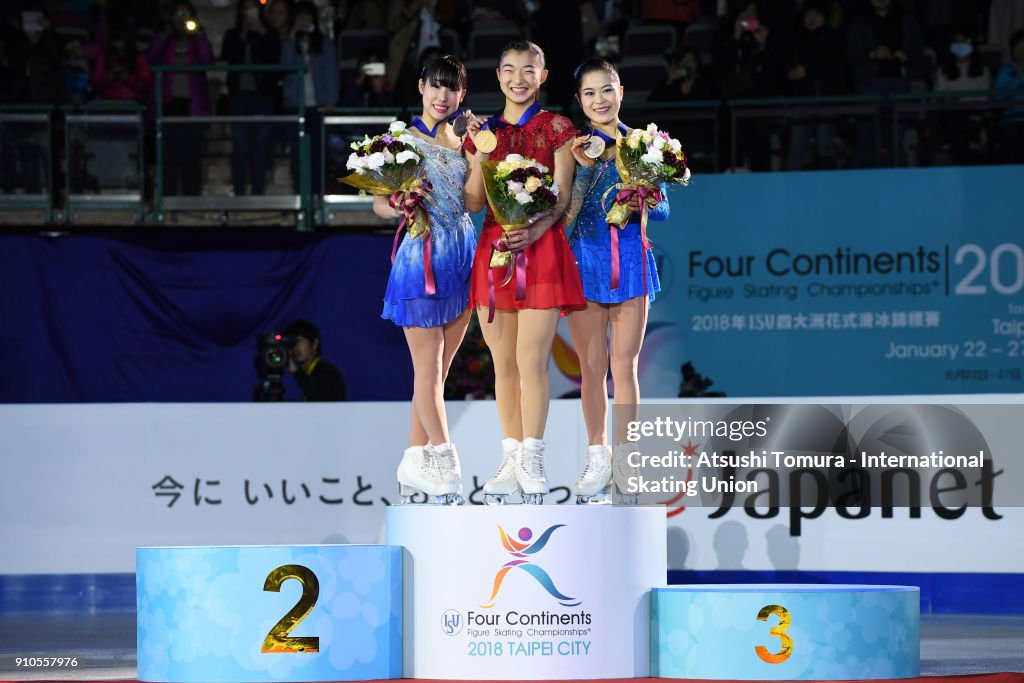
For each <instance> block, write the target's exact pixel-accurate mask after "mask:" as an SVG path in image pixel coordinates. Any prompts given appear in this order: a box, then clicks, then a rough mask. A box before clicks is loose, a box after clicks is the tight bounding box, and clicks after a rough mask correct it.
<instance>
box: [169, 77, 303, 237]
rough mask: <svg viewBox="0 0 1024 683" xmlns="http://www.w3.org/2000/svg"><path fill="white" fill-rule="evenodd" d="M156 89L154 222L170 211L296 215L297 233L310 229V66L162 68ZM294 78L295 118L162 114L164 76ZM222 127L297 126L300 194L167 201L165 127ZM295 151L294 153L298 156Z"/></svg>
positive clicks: (189, 197)
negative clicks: (277, 75)
mask: <svg viewBox="0 0 1024 683" xmlns="http://www.w3.org/2000/svg"><path fill="white" fill-rule="evenodd" d="M153 72H154V79H155V83H156V178H155V181H154V193H153V208H154V219H155V220H156V222H158V223H162V222H163V221H164V220H165V218H166V215H165V212H166V211H210V210H213V211H246V210H279V211H294V212H295V221H296V225H297V227H298V228H299V229H302V230H305V229H309V228H311V227H312V219H311V214H312V207H313V200H312V192H311V190H312V182H311V175H310V173H311V169H310V163H309V156H310V149H309V137H308V136H307V135H306V110H305V105H304V103H305V101H306V79H305V73H306V65H305V64H287V65H285V64H244V65H236V64H215V65H203V66H195V65H187V66H186V65H175V64H161V65H157V66H155V67H154V68H153ZM212 72H225V73H233V72H234V73H241V72H245V73H255V74H258V73H285V74H287V73H289V72H290V73H294V74H295V75H296V76H297V78H296V79H295V80H296V84H297V86H298V91H297V93H296V98H295V99H296V112H295V113H294V114H280V115H255V114H250V115H244V116H181V115H175V116H168V115H165V114H164V96H163V92H164V91H163V86H164V84H163V81H164V79H163V74H165V73H185V74H189V73H202V74H207V73H212ZM223 123H257V124H274V123H290V124H294V125H295V131H296V138H295V139H296V140H297V141H298V150H297V151H298V155H299V163H298V168H299V182H298V190H299V191H298V193H297V194H291V195H263V196H256V197H253V196H245V197H235V196H231V195H211V194H201V195H199V196H196V195H171V196H168V195H165V193H164V190H165V187H164V170H165V166H164V162H165V156H166V151H165V149H164V141H165V137H166V136H165V131H166V126H167V125H181V126H190V125H191V126H201V125H209V124H223ZM295 153H296V150H294V149H293V150H292V154H295Z"/></svg>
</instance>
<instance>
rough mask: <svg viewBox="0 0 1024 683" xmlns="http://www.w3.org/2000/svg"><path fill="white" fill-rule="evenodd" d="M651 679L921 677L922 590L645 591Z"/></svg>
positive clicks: (751, 587)
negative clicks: (648, 599)
mask: <svg viewBox="0 0 1024 683" xmlns="http://www.w3.org/2000/svg"><path fill="white" fill-rule="evenodd" d="M651 619H652V622H651V634H652V638H653V639H654V642H653V644H652V648H651V667H652V670H651V675H652V676H659V677H663V678H702V679H731V680H808V679H815V680H863V679H869V678H875V679H877V678H914V677H916V676H919V675H920V661H921V660H920V589H919V588H917V587H915V586H858V585H782V584H779V585H773V584H764V585H728V584H715V585H691V586H671V587H669V588H656V589H655V590H654V591H653V592H652V593H651Z"/></svg>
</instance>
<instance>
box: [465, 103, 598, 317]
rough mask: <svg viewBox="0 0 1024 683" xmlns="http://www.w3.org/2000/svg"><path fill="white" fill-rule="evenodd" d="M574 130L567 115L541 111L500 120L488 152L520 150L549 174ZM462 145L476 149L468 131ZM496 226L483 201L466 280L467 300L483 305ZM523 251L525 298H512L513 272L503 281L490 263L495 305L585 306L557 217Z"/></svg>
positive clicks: (497, 157) (497, 156)
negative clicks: (516, 120) (520, 120)
mask: <svg viewBox="0 0 1024 683" xmlns="http://www.w3.org/2000/svg"><path fill="white" fill-rule="evenodd" d="M577 135H579V131H577V130H576V128H575V127H574V126H573V125H572V121H570V120H569V119H567V118H566V117H564V116H560V115H558V114H552V113H551V112H549V111H541V112H539V113H538V114H537V115H536V116H534V117H533V118H532V119H530V120H529V121H527V122H526V123H525V124H523V125H522V126H513V125H510V126H505V127H504V128H500V129H498V130H497V131H495V136H496V137H497V138H498V146H497V147H496V148H495V150H494V151H493V152H491V154H490V156H489V157H488V158H489V159H490V160H491V161H501V160H502V159H504V158H505V157H506V156H508V155H509V154H521V155H522V156H524V157H527V158H531V159H536V160H537V161H539V162H540V163H542V164H544V165H545V166H547V167H548V168H549V169H551V174H552V176H554V171H555V150H557V149H558V148H559V147H561V146H562V145H564V144H565V143H566V142H569V141H570V140H572V139H573V138H574V137H576V136H577ZM466 150H467V151H468V152H469V153H470V154H474V153H476V146H475V145H473V141H472V140H470V139H469V138H468V137H467V138H466ZM558 191H559V192H560V193H561V192H572V188H571V187H559V188H558ZM501 233H502V229H501V226H500V225H498V223H497V222H496V221H495V220H494V215H493V213H492V212H491V207H490V206H488V207H487V217H486V218H485V219H484V227H483V232H481V234H480V239H478V240H477V245H476V254H475V256H474V257H473V274H472V277H471V281H470V294H469V301H470V304H472V305H474V306H483V307H484V308H487V306H488V289H487V271H488V270H489V269H490V268H489V266H490V260H491V244H492V243H493V242H494V240H496V239H498V238H499V237H501ZM524 253H525V254H526V257H527V266H526V298H525V299H524V300H521V301H517V300H516V283H515V278H512V281H511V282H509V283H508V284H505V285H502V282H503V281H504V279H505V272H506V271H505V269H504V268H495V269H494V305H495V308H496V309H498V310H518V309H523V308H535V309H545V308H560V309H562V313H563V314H564V313H567V312H569V311H577V310H582V309H584V308H586V307H587V301H586V299H585V298H584V296H583V284H582V282H581V280H580V273H579V270H578V269H577V268H576V259H575V257H574V256H573V253H572V250H571V249H570V248H569V242H568V240H567V239H566V237H565V227H564V223H563V221H562V220H561V219H559V221H558V222H557V223H555V224H554V225H553V226H551V228H550V229H549V230H548V231H547V232H545V233H544V234H543V235H542V236H541V238H540V239H539V240H537V241H536V242H534V243H533V244H531V245H530V246H528V247H527V248H526V249H525V250H524Z"/></svg>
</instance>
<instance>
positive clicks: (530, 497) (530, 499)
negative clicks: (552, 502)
mask: <svg viewBox="0 0 1024 683" xmlns="http://www.w3.org/2000/svg"><path fill="white" fill-rule="evenodd" d="M523 504H524V505H543V504H544V494H543V493H524V494H523Z"/></svg>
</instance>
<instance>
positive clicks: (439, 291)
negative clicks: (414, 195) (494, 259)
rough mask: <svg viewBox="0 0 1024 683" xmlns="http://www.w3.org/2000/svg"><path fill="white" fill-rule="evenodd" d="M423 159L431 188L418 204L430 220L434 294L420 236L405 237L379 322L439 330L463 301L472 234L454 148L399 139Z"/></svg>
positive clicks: (461, 163)
mask: <svg viewBox="0 0 1024 683" xmlns="http://www.w3.org/2000/svg"><path fill="white" fill-rule="evenodd" d="M403 138H404V139H406V140H407V141H408V142H409V143H410V144H412V145H413V146H414V147H415V148H416V152H417V153H418V154H420V155H422V157H423V162H424V167H425V168H426V172H427V180H429V181H430V184H431V185H432V186H433V190H432V191H431V192H430V193H429V194H428V195H427V197H426V199H425V200H424V204H423V205H424V206H425V207H426V210H427V215H428V216H429V217H430V236H429V239H430V263H431V266H432V269H433V275H434V283H435V287H436V291H435V292H434V293H433V294H429V295H428V294H427V293H426V284H425V280H424V274H423V244H424V238H423V237H416V238H411V237H410V236H409V234H408V233H406V234H405V235H404V236H403V238H402V243H401V244H400V245H399V247H398V250H397V252H396V253H395V262H394V263H393V264H392V265H391V275H390V276H389V277H388V287H387V291H385V293H384V311H383V312H382V313H381V317H382V318H386V319H388V320H391V321H393V322H394V323H395V324H396V325H399V326H401V327H440V326H442V325H446V324H447V323H450V322H451V321H452V320H455V319H456V318H457V317H459V315H460V314H461V313H462V312H463V311H464V310H466V306H467V305H468V303H469V278H470V273H471V272H472V269H473V253H474V251H475V249H476V230H475V229H474V227H473V223H472V222H471V221H470V219H469V216H468V215H466V209H465V204H464V202H463V195H462V192H463V186H464V185H465V182H466V173H467V171H468V168H469V167H468V165H467V163H466V160H465V159H463V158H462V153H461V152H460V151H459V150H457V149H448V148H445V147H442V146H440V145H434V144H431V143H429V142H426V141H424V140H421V139H420V138H417V137H415V136H413V135H409V136H407V137H406V136H403Z"/></svg>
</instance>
